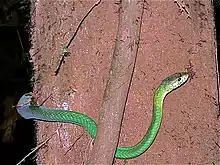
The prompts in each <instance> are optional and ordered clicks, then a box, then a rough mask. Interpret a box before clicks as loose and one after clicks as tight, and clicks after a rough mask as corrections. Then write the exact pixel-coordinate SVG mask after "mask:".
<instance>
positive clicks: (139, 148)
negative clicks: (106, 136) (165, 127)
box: [17, 72, 189, 159]
mask: <svg viewBox="0 0 220 165" xmlns="http://www.w3.org/2000/svg"><path fill="white" fill-rule="evenodd" d="M188 78H189V74H188V73H187V72H182V73H176V74H173V75H171V76H169V77H167V78H165V79H164V80H163V81H162V83H161V84H160V86H159V87H158V88H157V89H156V91H155V93H154V100H153V115H152V121H151V124H150V127H149V128H148V130H147V132H146V134H145V135H144V137H143V138H142V140H141V141H140V142H139V143H137V144H136V145H134V146H131V147H118V148H117V150H116V153H115V157H116V158H119V159H130V158H135V157H137V156H139V155H141V154H142V153H144V152H145V151H146V150H147V149H148V148H149V147H150V146H151V144H152V143H153V141H154V140H155V138H156V136H157V133H158V131H159V129H160V125H161V121H162V110H163V101H164V98H165V96H166V95H167V94H168V93H170V92H171V91H173V90H174V89H176V88H178V87H180V86H181V85H183V84H184V83H185V82H186V81H187V79H188ZM31 97H32V95H31V94H30V93H27V94H24V95H23V96H22V97H21V98H20V100H19V102H18V104H17V111H18V113H19V114H20V115H21V116H22V117H24V118H25V119H35V120H41V121H47V122H62V123H72V124H77V125H80V126H82V127H84V128H85V129H87V131H88V132H89V134H90V135H91V136H92V138H93V139H95V138H96V133H97V124H96V123H95V121H94V120H93V119H91V118H90V117H89V116H87V115H85V114H82V113H79V112H73V111H66V110H58V109H51V108H46V107H44V106H34V105H32V104H31V103H30V99H31Z"/></svg>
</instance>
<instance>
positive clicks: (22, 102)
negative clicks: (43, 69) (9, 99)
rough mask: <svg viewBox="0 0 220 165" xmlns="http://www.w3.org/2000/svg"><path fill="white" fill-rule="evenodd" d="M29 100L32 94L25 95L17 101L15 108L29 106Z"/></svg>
mask: <svg viewBox="0 0 220 165" xmlns="http://www.w3.org/2000/svg"><path fill="white" fill-rule="evenodd" d="M31 98H32V93H25V94H24V95H23V96H22V97H21V98H20V100H19V101H18V104H17V107H21V106H24V105H26V104H30V102H31Z"/></svg>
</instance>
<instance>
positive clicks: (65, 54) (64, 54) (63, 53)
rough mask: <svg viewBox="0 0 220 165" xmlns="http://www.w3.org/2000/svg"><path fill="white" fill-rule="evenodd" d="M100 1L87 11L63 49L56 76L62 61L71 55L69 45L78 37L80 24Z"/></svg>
mask: <svg viewBox="0 0 220 165" xmlns="http://www.w3.org/2000/svg"><path fill="white" fill-rule="evenodd" d="M100 3H101V0H98V1H97V2H96V3H95V4H94V5H93V6H92V7H91V8H90V10H89V11H88V12H87V13H86V15H85V16H84V17H83V19H82V20H81V21H80V23H79V25H78V26H77V28H76V31H75V32H74V34H73V36H72V38H71V39H70V41H69V42H68V44H67V45H66V46H65V47H64V48H63V51H62V54H61V57H60V60H59V64H58V66H57V68H56V70H55V76H56V75H57V74H58V73H59V70H60V68H61V65H62V63H63V62H64V58H65V57H66V56H68V55H69V52H68V50H67V49H68V48H69V46H70V44H71V42H72V41H73V39H74V38H75V37H76V35H77V33H78V31H79V28H80V26H81V25H82V23H83V22H84V20H85V19H86V17H88V15H89V14H90V13H91V12H92V10H93V9H94V8H95V7H96V6H98V5H99V4H100Z"/></svg>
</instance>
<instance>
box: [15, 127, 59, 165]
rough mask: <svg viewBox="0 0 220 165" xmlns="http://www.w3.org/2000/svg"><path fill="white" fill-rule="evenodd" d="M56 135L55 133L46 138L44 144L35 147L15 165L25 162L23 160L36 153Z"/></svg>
mask: <svg viewBox="0 0 220 165" xmlns="http://www.w3.org/2000/svg"><path fill="white" fill-rule="evenodd" d="M55 133H56V131H55V132H54V133H53V134H52V135H51V136H50V137H48V138H47V139H46V140H45V141H44V142H42V143H41V144H40V145H38V146H37V147H35V148H33V149H32V151H31V152H29V153H28V154H27V155H26V156H25V157H24V158H23V159H21V161H20V162H18V163H17V164H16V165H20V164H21V163H22V162H24V161H25V159H27V158H28V157H29V156H30V155H31V154H33V153H34V152H36V151H37V150H38V149H40V148H41V147H42V146H43V145H45V144H46V143H47V142H48V141H49V140H50V139H51V138H52V137H53V135H54V134H55Z"/></svg>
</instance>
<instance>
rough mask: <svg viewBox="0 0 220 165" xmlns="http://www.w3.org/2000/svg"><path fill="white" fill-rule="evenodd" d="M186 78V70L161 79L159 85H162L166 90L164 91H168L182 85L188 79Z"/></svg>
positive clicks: (187, 75) (187, 74)
mask: <svg viewBox="0 0 220 165" xmlns="http://www.w3.org/2000/svg"><path fill="white" fill-rule="evenodd" d="M188 78H189V73H188V72H182V73H175V74H173V75H171V76H169V77H167V78H165V79H164V80H163V81H162V83H161V86H162V87H163V90H165V91H166V93H169V92H171V91H172V90H174V89H176V88H178V87H180V86H181V85H183V84H184V83H185V82H186V81H187V80H188Z"/></svg>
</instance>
